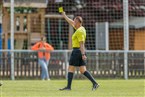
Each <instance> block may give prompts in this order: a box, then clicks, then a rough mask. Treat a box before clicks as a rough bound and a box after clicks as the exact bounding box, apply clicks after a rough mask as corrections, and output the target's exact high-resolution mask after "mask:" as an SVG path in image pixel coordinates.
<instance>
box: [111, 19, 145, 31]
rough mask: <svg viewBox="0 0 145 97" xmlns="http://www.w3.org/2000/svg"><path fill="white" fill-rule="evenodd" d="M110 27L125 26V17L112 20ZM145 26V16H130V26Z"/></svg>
mask: <svg viewBox="0 0 145 97" xmlns="http://www.w3.org/2000/svg"><path fill="white" fill-rule="evenodd" d="M109 27H110V28H123V19H120V20H118V21H116V22H112V23H110V25H109ZM144 27H145V17H130V18H129V28H136V29H138V28H144Z"/></svg>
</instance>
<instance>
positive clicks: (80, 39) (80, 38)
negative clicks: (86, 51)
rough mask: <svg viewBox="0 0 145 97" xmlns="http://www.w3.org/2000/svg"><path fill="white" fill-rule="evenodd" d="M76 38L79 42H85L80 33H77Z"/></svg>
mask: <svg viewBox="0 0 145 97" xmlns="http://www.w3.org/2000/svg"><path fill="white" fill-rule="evenodd" d="M77 38H78V41H79V42H81V41H85V35H84V34H83V33H82V32H80V31H78V32H77Z"/></svg>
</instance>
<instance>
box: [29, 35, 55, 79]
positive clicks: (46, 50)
mask: <svg viewBox="0 0 145 97" xmlns="http://www.w3.org/2000/svg"><path fill="white" fill-rule="evenodd" d="M31 49H32V50H38V58H39V59H38V63H39V64H40V66H41V68H42V73H41V79H42V80H50V77H49V73H48V64H49V60H50V51H52V50H54V48H53V47H52V46H51V45H50V44H48V43H47V42H46V37H45V36H41V41H39V42H37V43H36V44H35V45H34V46H32V48H31Z"/></svg>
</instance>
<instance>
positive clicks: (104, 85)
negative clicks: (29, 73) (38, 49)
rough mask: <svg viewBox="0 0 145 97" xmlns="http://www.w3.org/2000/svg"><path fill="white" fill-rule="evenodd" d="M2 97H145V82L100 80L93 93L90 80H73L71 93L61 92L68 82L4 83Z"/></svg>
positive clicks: (28, 81)
mask: <svg viewBox="0 0 145 97" xmlns="http://www.w3.org/2000/svg"><path fill="white" fill-rule="evenodd" d="M2 82H3V86H1V87H0V97H145V94H144V93H145V81H144V80H143V79H139V80H98V82H99V84H100V87H99V88H98V89H97V90H96V91H91V86H92V85H91V83H90V82H89V81H88V80H73V84H72V90H71V91H59V90H58V89H59V88H62V87H64V86H65V84H66V80H51V81H41V80H18V81H10V80H5V81H2Z"/></svg>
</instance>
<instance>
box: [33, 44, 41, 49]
mask: <svg viewBox="0 0 145 97" xmlns="http://www.w3.org/2000/svg"><path fill="white" fill-rule="evenodd" d="M39 45H40V44H39V43H36V44H35V45H34V46H32V47H31V49H32V50H38V49H39V47H38V46H39Z"/></svg>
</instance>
